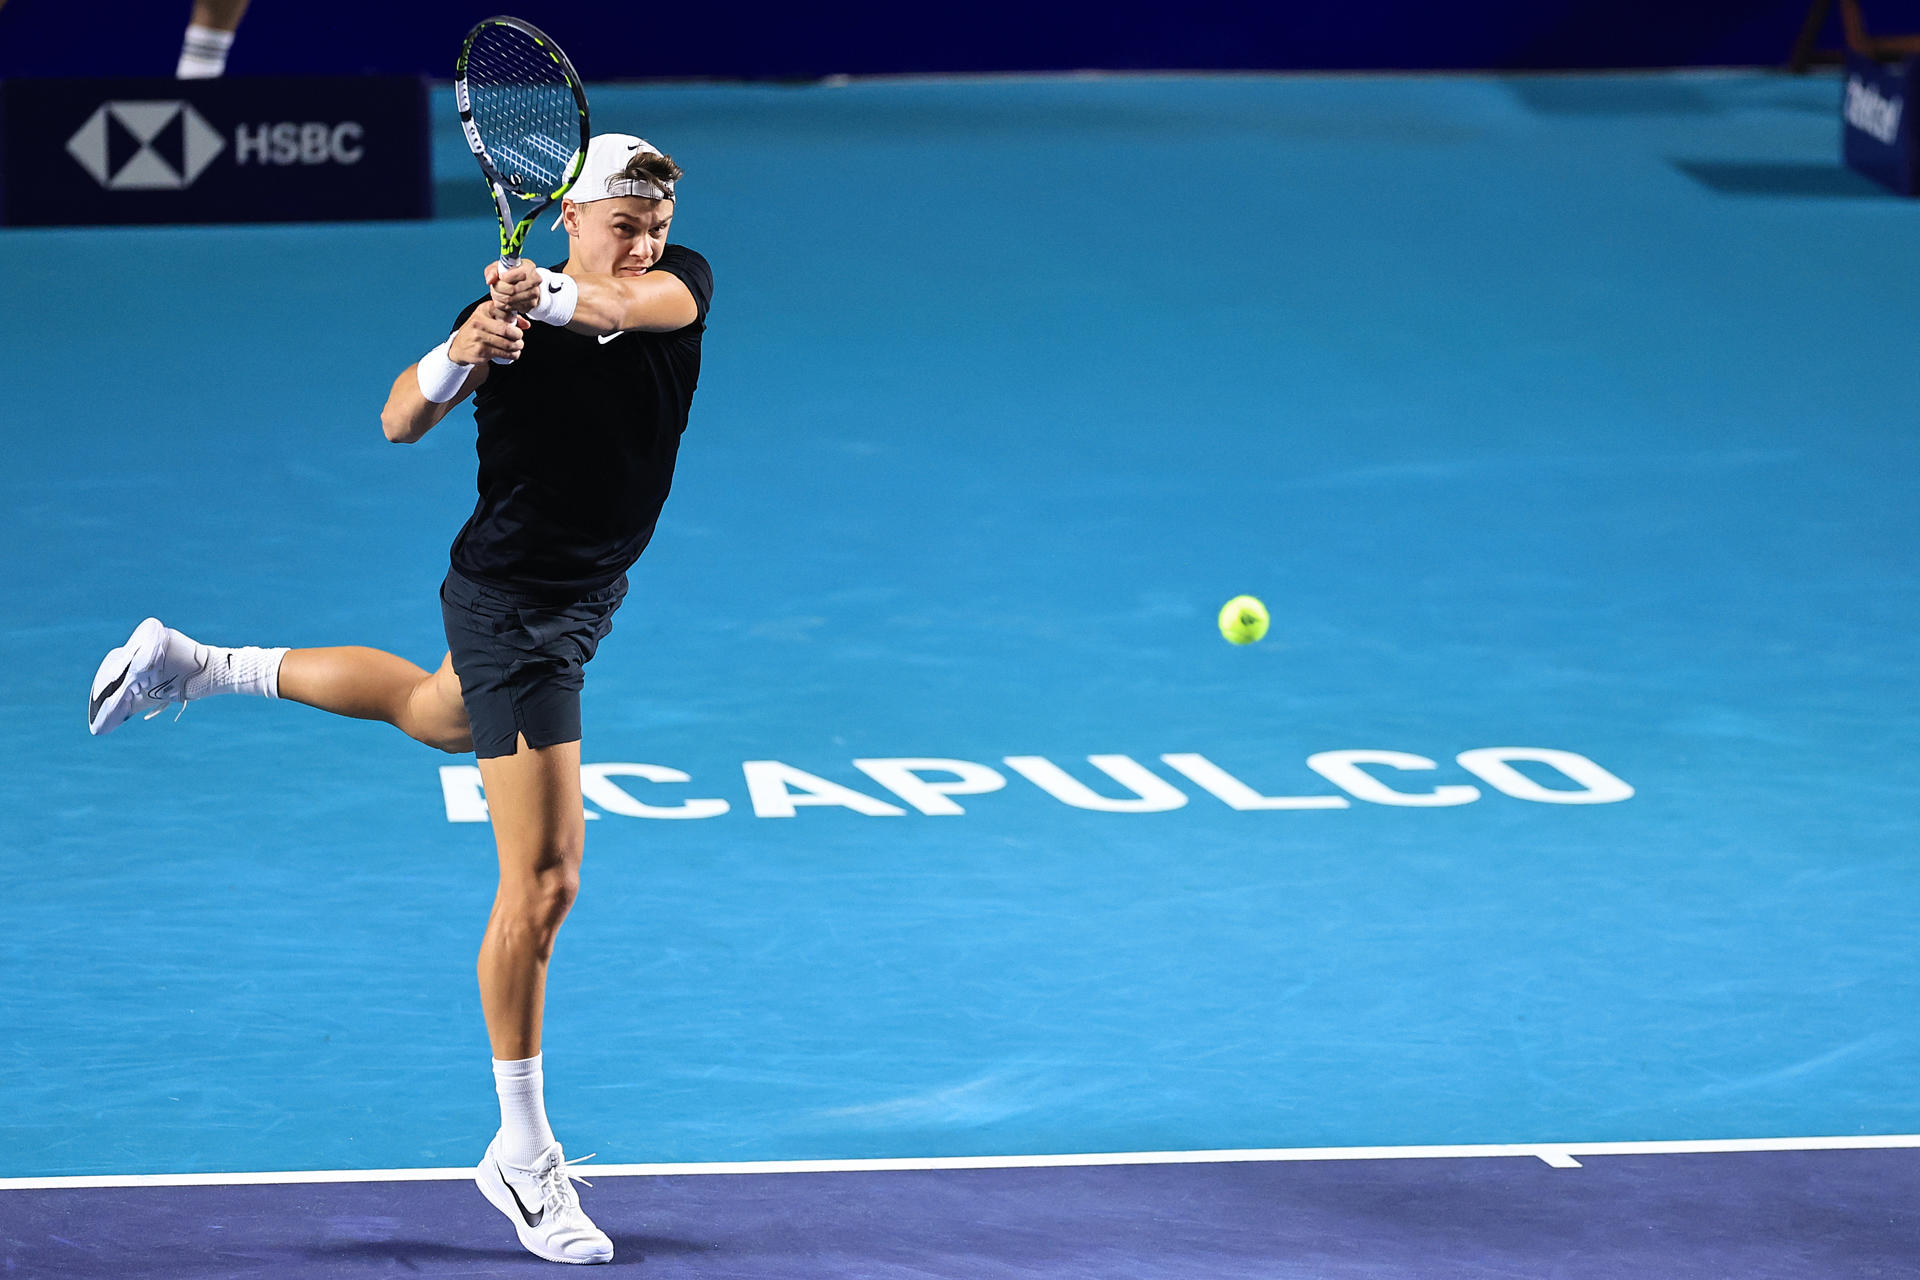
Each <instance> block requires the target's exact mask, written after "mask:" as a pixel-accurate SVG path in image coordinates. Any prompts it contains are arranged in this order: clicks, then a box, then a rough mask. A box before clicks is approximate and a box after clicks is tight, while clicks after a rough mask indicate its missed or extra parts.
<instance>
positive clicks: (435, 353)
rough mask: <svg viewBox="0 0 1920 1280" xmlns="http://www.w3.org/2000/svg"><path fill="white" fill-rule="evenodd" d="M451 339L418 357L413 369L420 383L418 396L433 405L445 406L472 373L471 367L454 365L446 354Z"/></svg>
mask: <svg viewBox="0 0 1920 1280" xmlns="http://www.w3.org/2000/svg"><path fill="white" fill-rule="evenodd" d="M452 344H453V339H452V338H448V339H447V340H446V341H445V342H443V343H441V344H440V345H439V346H437V347H435V348H434V349H433V350H431V351H429V352H427V354H425V355H423V356H421V357H420V363H419V364H417V365H415V366H414V367H413V375H414V378H415V380H416V381H418V382H419V383H420V394H421V395H423V396H425V397H426V398H427V399H428V400H430V401H432V402H433V403H434V404H445V403H446V402H447V401H449V400H451V399H453V398H454V397H455V396H457V395H459V394H460V388H461V387H463V386H465V385H466V383H467V374H469V373H471V372H472V371H473V366H472V365H467V364H455V363H454V362H453V357H452V356H451V355H450V354H448V349H449V348H450V347H451V346H452Z"/></svg>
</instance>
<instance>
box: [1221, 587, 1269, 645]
mask: <svg viewBox="0 0 1920 1280" xmlns="http://www.w3.org/2000/svg"><path fill="white" fill-rule="evenodd" d="M1267 621H1268V619H1267V606H1265V605H1263V604H1261V603H1260V602H1259V601H1258V600H1255V599H1254V598H1253V597H1252V596H1235V597H1234V598H1233V599H1231V600H1229V601H1227V602H1226V603H1225V604H1224V605H1222V606H1220V634H1221V635H1223V636H1225V637H1226V638H1227V639H1228V640H1229V641H1231V642H1232V643H1234V644H1252V643H1253V642H1254V641H1255V640H1258V639H1259V638H1260V637H1261V636H1264V635H1265V634H1267Z"/></svg>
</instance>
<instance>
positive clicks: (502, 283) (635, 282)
mask: <svg viewBox="0 0 1920 1280" xmlns="http://www.w3.org/2000/svg"><path fill="white" fill-rule="evenodd" d="M487 283H488V285H489V286H490V287H491V288H492V291H493V304H494V306H495V307H497V308H500V309H502V310H506V311H513V312H518V313H521V314H528V315H532V316H533V318H534V319H536V320H546V321H547V322H548V323H549V324H554V323H560V321H559V319H558V318H553V319H549V312H550V309H551V308H554V307H559V308H561V310H562V312H563V313H564V314H565V315H567V317H568V318H567V319H566V321H565V322H564V327H566V328H568V329H571V330H572V331H573V332H575V333H590V334H599V335H605V334H609V333H622V332H624V331H626V330H628V329H646V330H651V331H652V332H654V333H670V332H672V331H673V330H675V329H684V328H686V327H687V326H688V325H690V324H692V323H693V322H694V321H696V320H698V319H699V318H700V308H699V306H698V305H697V304H696V303H695V302H694V300H693V291H692V290H690V289H688V288H687V286H686V284H685V282H683V281H682V280H681V279H680V277H679V276H676V275H674V274H673V273H672V272H670V271H649V272H647V274H645V275H643V276H600V275H577V276H576V275H560V274H558V273H556V272H542V271H540V270H539V269H538V268H537V267H535V266H533V265H532V264H531V263H527V262H522V263H521V264H520V265H519V266H518V267H515V268H514V269H513V270H512V271H508V272H505V273H501V272H497V271H494V270H489V271H488V273H487ZM569 303H570V304H571V308H570V309H569V308H568V304H569Z"/></svg>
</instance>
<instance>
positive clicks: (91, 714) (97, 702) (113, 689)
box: [87, 662, 133, 724]
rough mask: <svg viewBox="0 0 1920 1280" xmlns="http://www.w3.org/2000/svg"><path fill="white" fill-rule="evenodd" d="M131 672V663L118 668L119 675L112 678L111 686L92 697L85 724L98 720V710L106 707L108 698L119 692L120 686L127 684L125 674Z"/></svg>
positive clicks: (88, 705)
mask: <svg viewBox="0 0 1920 1280" xmlns="http://www.w3.org/2000/svg"><path fill="white" fill-rule="evenodd" d="M132 670H133V663H131V662H129V663H127V665H126V666H124V667H122V668H120V674H119V675H117V676H115V677H114V679H113V683H112V684H110V685H108V686H107V687H106V688H104V689H102V690H101V691H100V692H99V693H97V694H95V695H94V697H93V701H92V702H90V703H88V704H87V723H88V724H92V723H93V722H94V721H95V720H96V719H98V718H99V716H100V708H101V707H104V706H106V705H107V699H108V698H111V697H112V696H113V695H114V694H116V693H118V692H119V691H120V686H121V685H123V684H125V683H126V682H127V674H128V673H129V672H131V671H132Z"/></svg>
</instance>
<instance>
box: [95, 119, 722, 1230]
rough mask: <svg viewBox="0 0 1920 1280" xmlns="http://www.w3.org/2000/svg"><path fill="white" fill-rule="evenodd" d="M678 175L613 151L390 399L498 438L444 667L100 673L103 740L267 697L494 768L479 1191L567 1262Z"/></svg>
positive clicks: (447, 606)
mask: <svg viewBox="0 0 1920 1280" xmlns="http://www.w3.org/2000/svg"><path fill="white" fill-rule="evenodd" d="M680 176H681V171H680V168H679V166H678V165H676V164H674V162H673V160H672V159H671V158H670V157H668V156H666V155H663V154H662V153H660V152H659V151H657V150H655V149H654V148H653V147H652V146H651V145H649V144H648V143H646V142H645V141H643V140H641V139H640V138H636V137H633V136H631V135H627V134H600V135H597V136H595V137H594V138H593V139H592V140H591V142H590V143H589V144H588V147H587V155H586V160H585V163H584V166H583V168H582V171H581V175H580V179H579V181H578V182H577V183H576V184H575V185H574V188H573V193H572V197H571V198H570V199H567V200H565V201H563V202H562V204H561V212H560V219H559V221H557V222H556V223H555V226H560V225H564V226H565V227H566V231H567V235H568V237H569V249H570V252H569V254H568V257H567V261H566V263H565V264H564V265H563V266H562V267H561V268H560V269H559V270H557V271H549V270H543V269H540V268H537V267H534V266H532V265H531V264H528V263H525V262H523V263H521V264H520V265H519V266H518V267H516V268H515V269H514V270H512V271H509V272H505V273H502V272H501V271H500V270H499V267H498V264H497V263H494V264H489V266H488V267H487V269H486V278H487V282H488V285H489V290H488V294H487V296H486V297H484V298H480V299H477V300H476V301H474V302H473V303H471V304H469V305H468V306H467V307H466V309H465V310H463V311H461V312H460V314H459V317H458V319H457V320H456V321H455V322H454V329H453V333H452V335H451V336H450V337H449V338H448V339H447V340H446V341H445V342H442V343H441V344H440V345H438V346H436V347H435V348H434V349H433V350H431V351H429V352H428V353H427V354H426V355H424V356H422V357H421V358H420V361H419V363H417V364H415V365H414V366H412V367H410V368H408V369H407V370H405V371H404V372H403V373H401V374H400V376H399V377H398V378H396V379H395V380H394V384H393V390H392V392H391V393H390V394H389V396H388V398H387V403H386V407H385V408H384V409H383V410H382V411H381V415H380V420H381V426H382V427H383V429H384V430H385V432H386V436H387V439H389V440H392V441H396V442H399V443H403V444H404V443H411V442H413V441H415V440H418V439H420V438H421V437H422V436H424V435H426V433H427V432H428V431H430V430H432V429H433V427H434V426H435V424H437V423H438V422H439V421H440V420H441V419H442V418H444V417H445V416H446V415H447V413H448V412H449V411H450V410H451V409H452V408H453V407H454V405H456V404H458V403H459V402H460V401H461V400H462V399H463V398H465V397H466V396H469V395H471V396H473V397H474V419H475V421H476V422H477V423H478V425H479V441H478V447H479V454H480V477H479V487H480V500H479V502H478V504H477V505H476V506H475V507H474V511H473V515H472V516H471V517H470V518H469V519H468V520H467V522H466V525H465V526H464V527H463V528H462V529H461V530H460V533H459V536H458V537H456V538H455V539H454V542H453V549H452V566H451V567H450V568H449V569H448V571H447V576H446V581H445V582H444V583H443V584H442V586H441V588H440V606H441V614H442V618H443V620H444V622H445V624H446V633H447V647H448V653H447V656H446V657H445V658H444V659H443V660H442V661H441V663H440V666H439V669H438V670H436V671H434V672H432V673H428V672H427V671H425V670H423V669H421V668H420V667H417V666H415V665H414V664H413V663H411V662H409V661H407V660H406V659H405V658H401V657H397V656H395V655H394V654H391V653H384V652H381V651H379V650H376V649H368V648H358V647H352V648H333V649H263V648H254V647H247V648H233V649H228V648H222V647H219V646H216V645H208V644H201V643H199V642H197V641H195V640H192V639H189V638H188V637H187V636H185V635H183V634H181V633H180V632H178V631H175V630H173V629H171V628H169V627H166V626H163V625H162V624H161V623H160V622H159V621H158V620H157V619H154V618H149V619H147V620H146V621H145V622H142V623H141V624H140V626H139V627H138V628H136V629H135V631H134V633H133V635H132V637H131V638H129V639H128V641H127V643H126V644H124V645H122V646H120V647H119V648H117V649H115V650H113V651H112V652H111V653H109V654H108V655H107V657H106V659H105V661H103V662H102V663H101V664H100V669H99V672H98V674H97V675H95V677H94V681H93V687H92V691H91V698H90V701H89V705H88V710H87V725H88V728H89V729H90V730H91V731H92V732H93V733H95V734H103V733H109V732H111V731H112V730H113V729H115V728H116V727H118V726H119V725H120V724H121V723H123V722H124V721H125V720H126V719H127V718H128V717H129V716H130V715H132V714H133V713H134V712H135V711H136V710H139V709H143V708H144V709H149V710H148V718H149V719H151V718H152V716H153V715H154V714H156V713H157V712H158V711H159V710H161V709H164V708H165V707H167V706H170V705H172V704H173V703H175V702H178V703H181V704H183V705H182V710H183V711H184V709H185V707H184V704H185V703H187V702H191V701H193V700H195V699H198V698H205V697H211V696H214V695H216V694H223V693H249V694H256V695H259V696H263V697H268V698H283V699H289V700H292V701H295V702H304V703H306V704H307V705H309V706H313V707H319V708H320V709H322V710H324V711H331V712H335V713H337V714H339V715H344V716H353V717H356V718H358V719H362V720H384V721H386V722H387V723H389V724H392V725H395V726H397V727H398V728H399V729H400V730H401V731H403V732H404V733H406V734H408V735H410V736H411V737H414V738H417V739H419V740H420V741H421V742H424V743H427V744H428V745H430V746H434V747H438V748H440V749H441V750H443V751H449V752H465V751H472V752H473V753H474V754H475V755H476V756H477V757H478V758H479V764H480V776H481V780H482V782H483V783H484V785H485V787H486V796H487V807H488V812H489V814H490V816H491V818H492V821H493V833H494V841H495V844H496V845H497V847H498V850H499V858H500V883H499V890H498V892H497V894H496V896H495V898H494V903H493V913H492V916H491V918H490V919H489V920H488V922H487V931H486V935H485V938H484V940H483V941H482V942H481V945H480V962H479V976H480V999H481V1005H482V1007H483V1009H484V1011H485V1014H486V1021H487V1034H488V1038H489V1039H490V1040H491V1042H492V1048H493V1073H494V1082H495V1089H496V1092H497V1093H498V1095H499V1099H500V1130H499V1133H498V1134H497V1135H496V1136H495V1137H494V1139H493V1142H492V1143H491V1144H490V1145H489V1146H488V1148H487V1152H486V1155H485V1157H484V1158H483V1159H482V1160H481V1161H480V1164H479V1166H478V1168H477V1170H476V1172H475V1179H476V1181H477V1182H478V1183H479V1186H480V1189H481V1190H482V1191H483V1192H484V1193H485V1194H486V1197H487V1199H488V1200H489V1201H490V1202H492V1203H493V1205H494V1206H495V1207H496V1208H498V1209H499V1210H500V1211H501V1212H502V1213H504V1214H505V1215H506V1216H507V1218H508V1219H509V1220H510V1221H511V1222H512V1223H513V1225H514V1229H515V1231H516V1232H518V1234H519V1237H520V1241H521V1243H522V1244H524V1245H525V1246H526V1247H527V1248H528V1249H529V1250H531V1251H532V1252H534V1253H536V1254H538V1255H539V1256H541V1257H543V1258H547V1259H550V1260H552V1261H555V1262H606V1261H608V1260H609V1259H611V1258H612V1256H613V1245H612V1243H611V1241H609V1240H608V1239H607V1237H606V1235H605V1234H604V1233H602V1232H601V1231H600V1230H599V1229H598V1228H597V1227H595V1226H594V1225H593V1223H592V1221H591V1220H589V1219H588V1217H587V1216H586V1214H585V1212H583V1211H582V1210H581V1208H580V1204H579V1200H578V1197H577V1195H576V1194H575V1192H574V1189H573V1186H572V1182H571V1179H573V1178H574V1177H576V1175H573V1174H571V1173H570V1172H569V1170H568V1162H567V1160H566V1159H565V1157H564V1155H563V1154H562V1150H561V1146H560V1143H559V1142H558V1141H556V1140H555V1138H554V1136H553V1130H552V1129H551V1128H550V1127H549V1125H548V1122H547V1115H546V1105H545V1099H544V1089H543V1081H542V1059H541V1053H540V1022H541V1012H542V1009H543V1007H544V1002H545V990H546V975H547V964H548V961H549V959H550V957H551V956H552V954H553V946H554V938H555V936H556V935H557V934H558V932H559V929H560V924H561V921H562V920H564V919H565V918H566V915H567V910H568V908H569V907H570V906H571V905H572V903H573V901H574V898H575V895H576V894H577V893H578V891H579V886H580V862H581V851H582V846H583V842H584V840H585V836H586V823H585V820H584V814H583V810H582V808H581V798H580V690H581V687H582V684H583V669H584V668H585V666H586V664H587V662H588V661H589V660H590V659H592V657H593V655H594V651H595V649H596V648H597V647H598V645H599V644H600V641H601V640H603V639H604V638H605V637H606V635H607V633H608V631H609V630H610V629H611V627H612V623H613V614H614V611H615V610H616V609H618V608H619V607H620V601H621V599H622V598H623V597H624V596H625V594H626V590H627V579H626V571H627V569H628V567H629V566H631V565H632V564H633V562H634V561H635V560H636V559H637V558H638V557H639V555H640V553H641V552H642V551H643V550H645V549H646V546H647V542H648V540H649V539H650V538H651V537H652V536H653V529H654V523H655V521H656V520H657V519H658V518H659V515H660V509H661V505H662V504H663V503H664V502H665V501H666V497H667V489H668V486H669V485H670V484H671V482H672V479H673V466H674V460H675V458H676V456H677V454H678V451H679V447H680V436H681V433H682V432H684V431H685V430H686V425H687V415H688V411H689V409H690V408H691V406H692V403H693V393H694V385H695V383H696V382H697V380H698V378H699V373H700V340H701V336H702V334H703V333H704V332H705V329H706V318H707V304H708V300H709V299H710V298H711V297H712V294H713V276H712V272H711V270H710V269H709V267H708V265H707V262H706V259H704V258H702V257H701V256H700V255H699V254H698V253H695V252H694V251H693V250H691V249H688V248H685V247H683V246H680V245H669V244H668V243H667V235H668V230H669V227H670V225H671V223H672V220H673V213H674V209H675V203H674V184H675V183H676V182H677V181H678V180H679V178H680ZM500 362H504V363H500ZM176 714H177V713H176ZM575 1163H577V1162H575Z"/></svg>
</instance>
